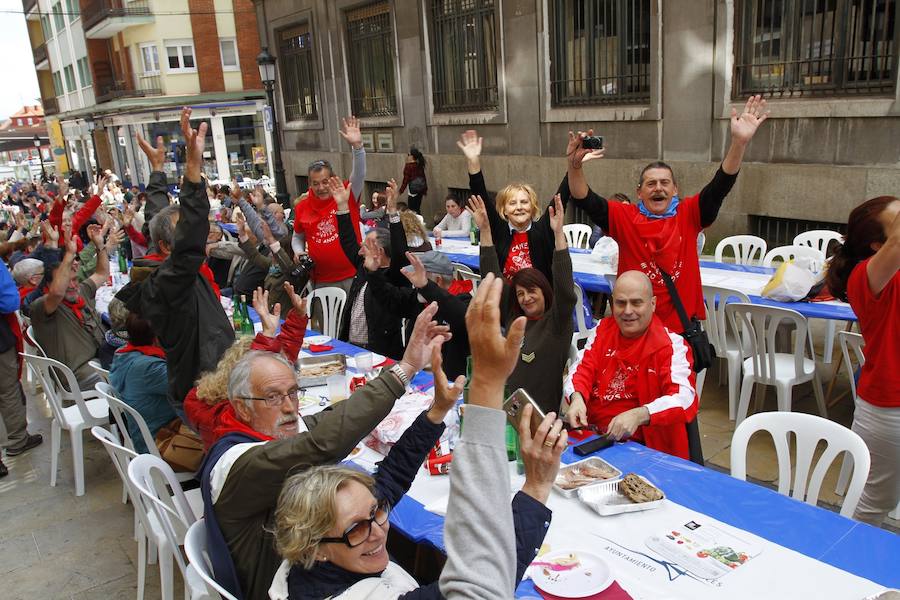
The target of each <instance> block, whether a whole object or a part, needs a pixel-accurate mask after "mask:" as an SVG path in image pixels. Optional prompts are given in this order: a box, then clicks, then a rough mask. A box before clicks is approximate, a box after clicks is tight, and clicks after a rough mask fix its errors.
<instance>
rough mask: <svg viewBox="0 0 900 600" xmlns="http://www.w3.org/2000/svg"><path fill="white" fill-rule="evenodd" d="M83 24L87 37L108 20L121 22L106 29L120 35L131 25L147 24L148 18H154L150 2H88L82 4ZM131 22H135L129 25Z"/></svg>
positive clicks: (111, 0)
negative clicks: (120, 32) (92, 30)
mask: <svg viewBox="0 0 900 600" xmlns="http://www.w3.org/2000/svg"><path fill="white" fill-rule="evenodd" d="M81 14H82V24H83V27H84V31H85V33H86V34H88V35H87V37H93V36H92V35H90V33H91V29H93V28H95V27H96V26H97V25H99V24H101V23H103V21H106V20H107V19H114V20H118V21H120V23H117V24H115V25H112V26H110V27H107V28H104V29H107V30H108V33H109V34H110V36H111V35H113V34H115V33H118V32H119V31H121V30H123V29H125V28H126V27H128V26H130V25H137V24H142V23H145V22H146V18H147V17H152V16H153V13H152V12H151V11H150V3H149V1H148V0H135V1H134V2H127V1H126V0H86V1H83V2H82V10H81ZM129 21H134V22H133V23H129Z"/></svg>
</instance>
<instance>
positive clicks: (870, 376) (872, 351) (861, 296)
mask: <svg viewBox="0 0 900 600" xmlns="http://www.w3.org/2000/svg"><path fill="white" fill-rule="evenodd" d="M868 264H869V259H866V260H864V261H862V262H861V263H859V264H858V265H856V267H855V268H854V269H853V272H852V273H851V274H850V280H849V281H848V282H847V298H848V299H849V300H850V306H851V307H852V308H853V312H855V313H856V317H857V319H859V330H860V331H861V332H862V335H863V338H864V339H865V341H866V348H865V356H866V364H865V365H863V368H862V372H861V373H860V375H859V384H858V385H857V388H856V390H857V393H858V394H859V397H860V398H862V399H863V400H865V401H866V402H868V403H869V404H874V405H875V406H883V407H886V408H900V272H897V273H894V276H893V277H891V280H890V281H888V284H887V285H886V286H885V287H884V289H883V290H881V294H880V295H879V296H878V297H877V298H876V297H875V295H874V294H872V290H871V288H870V287H869V274H868V271H867V270H866V269H867V267H868Z"/></svg>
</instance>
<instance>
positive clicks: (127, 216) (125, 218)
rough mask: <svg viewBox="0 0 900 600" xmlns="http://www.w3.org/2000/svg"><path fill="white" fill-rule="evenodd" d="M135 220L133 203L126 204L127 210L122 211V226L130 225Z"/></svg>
mask: <svg viewBox="0 0 900 600" xmlns="http://www.w3.org/2000/svg"><path fill="white" fill-rule="evenodd" d="M133 221H134V207H132V206H131V204H126V205H125V210H124V212H122V227H128V226H129V225H131V223H132V222H133Z"/></svg>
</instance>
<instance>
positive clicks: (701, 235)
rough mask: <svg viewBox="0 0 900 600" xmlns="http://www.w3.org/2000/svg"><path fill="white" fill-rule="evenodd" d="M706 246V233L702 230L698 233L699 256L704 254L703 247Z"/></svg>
mask: <svg viewBox="0 0 900 600" xmlns="http://www.w3.org/2000/svg"><path fill="white" fill-rule="evenodd" d="M705 247H706V234H705V233H704V232H702V231H701V232H700V233H698V234H697V256H702V255H703V248H705Z"/></svg>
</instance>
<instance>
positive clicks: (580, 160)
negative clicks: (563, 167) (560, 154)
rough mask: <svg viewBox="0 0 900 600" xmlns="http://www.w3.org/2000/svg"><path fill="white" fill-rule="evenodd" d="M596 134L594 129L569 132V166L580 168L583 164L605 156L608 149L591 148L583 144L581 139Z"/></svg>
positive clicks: (567, 150)
mask: <svg viewBox="0 0 900 600" xmlns="http://www.w3.org/2000/svg"><path fill="white" fill-rule="evenodd" d="M589 135H594V130H593V129H588V130H587V131H579V132H578V133H573V132H571V131H570V132H569V143H568V144H567V145H566V158H567V159H568V161H569V167H570V168H572V169H580V168H581V166H582V165H583V164H584V163H586V162H588V161H590V160H595V159H598V158H603V155H604V153H605V152H606V150H605V149H604V148H601V149H600V150H589V149H587V148H585V147H583V146H582V144H581V141H582V140H583V139H584V138H585V137H587V136H589Z"/></svg>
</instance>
